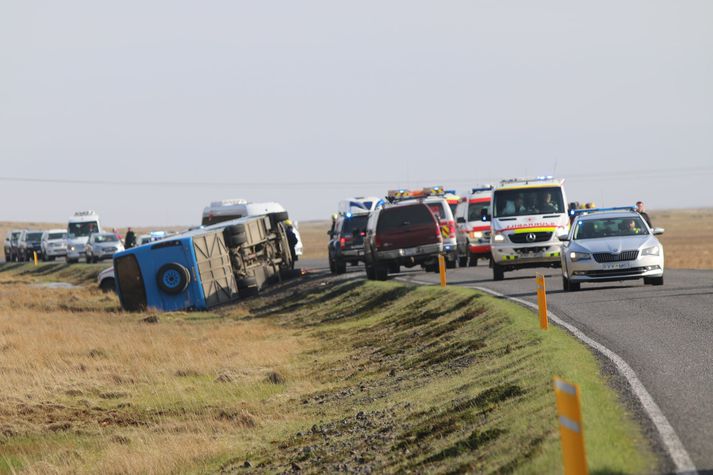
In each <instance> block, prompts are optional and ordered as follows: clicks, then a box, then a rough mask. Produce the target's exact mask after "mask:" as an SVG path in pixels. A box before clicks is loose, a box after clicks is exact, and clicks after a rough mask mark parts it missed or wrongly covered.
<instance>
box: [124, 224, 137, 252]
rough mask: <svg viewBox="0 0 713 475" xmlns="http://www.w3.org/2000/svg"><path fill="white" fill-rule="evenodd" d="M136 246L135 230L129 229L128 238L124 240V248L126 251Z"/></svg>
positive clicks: (127, 231)
mask: <svg viewBox="0 0 713 475" xmlns="http://www.w3.org/2000/svg"><path fill="white" fill-rule="evenodd" d="M135 245H136V234H134V230H133V229H131V228H128V229H127V230H126V238H125V239H124V247H125V248H126V249H131V248H132V247H134V246H135Z"/></svg>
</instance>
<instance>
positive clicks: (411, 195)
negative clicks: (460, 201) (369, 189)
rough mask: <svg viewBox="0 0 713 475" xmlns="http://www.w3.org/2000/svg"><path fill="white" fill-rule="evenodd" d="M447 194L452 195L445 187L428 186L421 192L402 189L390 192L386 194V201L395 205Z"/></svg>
mask: <svg viewBox="0 0 713 475" xmlns="http://www.w3.org/2000/svg"><path fill="white" fill-rule="evenodd" d="M446 193H451V191H446V190H444V189H443V186H427V187H425V188H422V189H420V190H406V189H403V188H401V189H398V190H389V191H388V192H387V193H386V199H388V200H389V201H390V202H392V203H393V202H394V201H400V200H412V199H418V198H427V197H429V196H443V195H445V194H446ZM453 194H455V192H453Z"/></svg>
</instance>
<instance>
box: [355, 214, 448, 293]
mask: <svg viewBox="0 0 713 475" xmlns="http://www.w3.org/2000/svg"><path fill="white" fill-rule="evenodd" d="M442 251H443V238H442V237H441V230H440V229H439V226H438V220H437V219H436V217H435V215H434V214H433V212H431V210H430V209H429V208H428V206H427V205H425V204H423V203H414V204H401V205H398V206H387V207H385V208H382V209H378V210H376V211H373V212H372V213H371V215H370V216H369V221H368V223H367V226H366V237H365V238H364V258H365V263H366V276H367V278H368V279H376V280H386V277H387V276H388V274H389V273H398V272H399V270H400V267H401V266H402V265H403V266H406V267H413V266H417V265H423V266H424V267H425V268H426V269H427V270H428V269H437V268H438V255H439V254H441V252H442Z"/></svg>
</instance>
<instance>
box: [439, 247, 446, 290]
mask: <svg viewBox="0 0 713 475" xmlns="http://www.w3.org/2000/svg"><path fill="white" fill-rule="evenodd" d="M438 273H439V274H441V287H445V286H446V258H445V257H443V254H439V256H438Z"/></svg>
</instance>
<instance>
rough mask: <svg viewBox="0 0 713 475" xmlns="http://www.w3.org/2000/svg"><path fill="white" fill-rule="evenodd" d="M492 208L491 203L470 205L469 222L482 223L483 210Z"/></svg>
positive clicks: (483, 202) (484, 202)
mask: <svg viewBox="0 0 713 475" xmlns="http://www.w3.org/2000/svg"><path fill="white" fill-rule="evenodd" d="M488 208H490V201H482V202H480V203H470V204H469V205H468V221H481V220H482V216H483V210H486V211H487V209H488Z"/></svg>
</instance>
